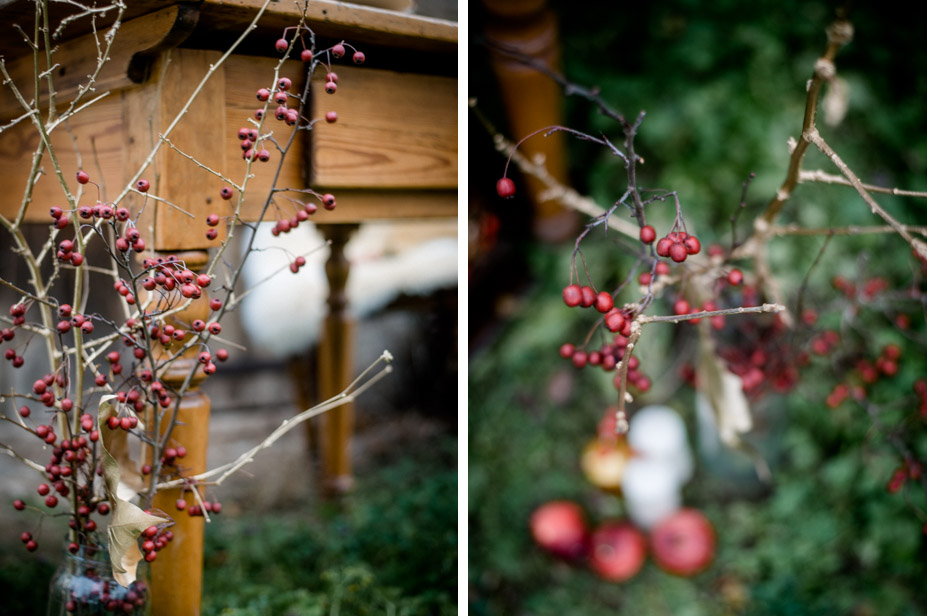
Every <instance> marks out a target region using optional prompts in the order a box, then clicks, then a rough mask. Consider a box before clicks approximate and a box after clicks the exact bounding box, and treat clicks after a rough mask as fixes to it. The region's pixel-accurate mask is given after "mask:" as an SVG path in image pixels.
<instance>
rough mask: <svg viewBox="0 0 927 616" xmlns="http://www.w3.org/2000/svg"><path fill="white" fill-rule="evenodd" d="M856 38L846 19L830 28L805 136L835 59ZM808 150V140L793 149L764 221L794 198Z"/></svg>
mask: <svg viewBox="0 0 927 616" xmlns="http://www.w3.org/2000/svg"><path fill="white" fill-rule="evenodd" d="M852 39H853V25H852V24H851V23H850V22H849V21H846V20H843V19H838V20H837V21H835V22H834V23H833V24H831V25H830V27H829V28H827V48H826V49H825V50H824V55H823V56H821V57H820V58H818V60H817V62H815V63H814V75H813V76H812V77H811V81H810V82H809V83H808V95H807V97H806V99H805V118H804V121H803V122H802V129H801V132H802V134H803V135H804V134H805V133H807V132H808V131H811V130H813V129H814V120H815V117H816V116H817V109H818V99H819V98H820V94H821V86H822V85H823V83H824V82H825V81H827V80H829V79H833V77H834V75H835V72H836V69H835V68H834V58H835V57H836V55H837V51H838V50H839V49H840V48H841V47H843V46H844V45H846V44H847V43H849V42H850V41H851V40H852ZM807 149H808V142H807V141H806V140H804V139H803V140H801V141H799V142H798V143H797V144H796V145H795V148H794V149H793V150H792V156H791V158H789V170H788V173H787V174H786V176H785V181H784V182H783V183H782V186H780V187H779V190H778V191H776V195H775V197H773V199H772V201H770V202H769V205H767V206H766V211H765V212H764V213H763V219H764V220H765V221H766V222H768V223H771V222H772V221H773V220H775V218H776V216H777V215H778V214H779V211H780V210H781V209H782V206H783V205H785V202H786V201H788V199H789V197H790V196H791V195H792V190H794V189H795V185H796V184H797V183H798V178H799V172H800V170H801V161H802V158H803V157H804V155H805V151H806V150H807Z"/></svg>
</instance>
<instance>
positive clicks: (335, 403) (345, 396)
mask: <svg viewBox="0 0 927 616" xmlns="http://www.w3.org/2000/svg"><path fill="white" fill-rule="evenodd" d="M390 361H392V355H390V353H389V351H384V352H383V354H382V355H380V357H379V358H378V359H377V360H376V361H375V362H374V363H373V364H371V365H370V366H369V367H368V368H367V369H366V370H364V371H363V372H362V373H361V374H360V375H359V376H358V377H357V378H356V379H355V380H354V381H353V382H352V383H351V384H350V385H348V386H347V387H346V388H345V389H344V391H342V392H341V393H340V394H338V395H336V396H334V397H333V398H330V399H329V400H326V401H325V402H323V403H321V404H318V405H316V406H314V407H312V408H310V409H307V410H305V411H303V412H302V413H299V414H298V415H295V416H294V417H290V418H289V419H287V420H285V421H284V422H283V423H281V424H280V425H279V426H277V428H276V429H275V430H274V431H273V432H271V433H270V434H269V435H268V436H267V437H266V438H265V439H264V440H263V441H261V442H260V443H258V444H257V445H255V446H254V447H252V448H251V449H249V450H248V451H246V452H245V453H243V454H241V455H240V456H239V457H238V458H237V459H236V460H234V461H232V462H229V463H228V464H224V465H222V466H219V467H217V468H214V469H212V470H210V471H206V472H205V473H201V474H199V475H195V476H193V477H187V478H184V479H174V480H172V481H167V482H164V483H159V484H158V485H157V489H158V490H163V489H165V488H173V487H177V486H180V485H183V484H185V483H189V482H191V481H194V482H197V483H202V482H203V481H205V480H207V479H210V478H211V477H215V476H216V475H218V476H219V477H218V479H215V480H214V481H211V482H210V483H211V484H212V485H221V484H222V482H223V481H225V480H226V479H227V478H228V477H230V476H231V475H232V474H234V473H235V472H237V471H238V470H239V469H241V468H242V467H243V466H245V465H246V464H248V463H250V462H252V461H254V456H255V455H257V454H258V453H260V452H261V451H263V450H264V449H267V448H268V447H270V446H271V445H273V444H274V443H275V442H277V440H279V439H280V438H281V437H282V436H283V435H285V434H286V433H287V432H289V431H290V430H292V429H293V428H295V427H296V426H298V425H300V424H301V423H303V422H305V421H307V420H309V419H312V418H313V417H316V416H318V415H321V414H322V413H326V412H328V411H330V410H332V409H335V408H338V407H339V406H343V405H345V404H348V403H349V402H353V401H354V400H355V399H356V398H357V397H358V396H360V395H361V394H362V393H364V392H365V391H366V390H367V389H368V388H370V387H371V386H372V385H373V384H374V383H376V382H377V381H379V380H380V379H382V378H383V377H385V376H386V375H387V374H389V373H390V372H392V370H393V367H392V366H390V365H387V366H385V367H383V368H382V369H380V371H379V372H377V373H376V374H374V375H373V376H372V377H370V378H369V379H367V380H366V381H364V382H363V383H361V381H362V380H363V379H364V378H365V377H366V376H367V375H368V374H369V373H370V372H371V371H372V370H373V369H374V368H375V367H376V366H377V365H379V364H380V362H387V363H388V362H390Z"/></svg>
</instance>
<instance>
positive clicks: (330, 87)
mask: <svg viewBox="0 0 927 616" xmlns="http://www.w3.org/2000/svg"><path fill="white" fill-rule="evenodd" d="M337 90H338V84H336V83H335V82H334V81H326V82H325V91H326V92H328V93H329V94H334V93H335V92H336V91H337Z"/></svg>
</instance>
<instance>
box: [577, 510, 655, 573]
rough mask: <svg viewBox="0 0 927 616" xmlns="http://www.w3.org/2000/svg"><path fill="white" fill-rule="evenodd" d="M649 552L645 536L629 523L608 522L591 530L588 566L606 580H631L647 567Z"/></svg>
mask: <svg viewBox="0 0 927 616" xmlns="http://www.w3.org/2000/svg"><path fill="white" fill-rule="evenodd" d="M646 555H647V541H646V540H645V539H644V535H643V534H642V533H641V531H639V530H638V529H637V527H635V526H632V525H631V524H630V523H628V522H606V523H604V524H602V525H601V526H599V527H598V528H597V529H595V532H593V533H592V550H591V554H590V556H589V566H590V567H591V568H592V570H593V571H595V572H596V573H597V574H598V575H599V577H602V578H605V579H606V580H609V581H612V582H624V581H625V580H630V579H631V578H632V577H634V576H635V575H637V572H638V571H640V570H641V567H643V566H644V558H645V557H646Z"/></svg>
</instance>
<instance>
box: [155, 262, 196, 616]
mask: <svg viewBox="0 0 927 616" xmlns="http://www.w3.org/2000/svg"><path fill="white" fill-rule="evenodd" d="M176 254H177V256H178V257H179V258H180V259H183V260H184V261H185V262H186V264H187V267H188V268H190V269H192V270H193V271H198V270H199V269H201V268H202V267H203V266H204V265H205V264H206V259H207V253H206V252H205V251H191V252H184V253H176ZM179 297H180V296H179V295H178V298H179ZM208 318H209V298H208V296H207V294H206V293H203V296H202V297H201V298H200V299H198V300H196V301H194V302H193V303H192V304H191V305H190V306H189V308H187V309H186V310H184V311H182V312H179V313H177V314H176V315H174V316H173V317H172V321H168V322H169V323H172V324H174V325H175V327H183V328H186V327H187V325H185V324H187V323H190V322H192V321H194V320H195V319H203V320H207V319H208ZM199 351H200V349H199V348H197V347H193V348H192V349H190V350H189V351H187V353H185V355H184V357H183V358H182V359H180V360H178V361H176V362H174V364H172V366H171V368H170V369H169V370H168V371H167V372H166V373H165V374H164V375H163V376H162V377H161V380H162V382H164V384H165V385H169V386H171V387H180V386H181V384H182V383H183V382H184V380H185V379H186V377H187V375H188V374H190V370H192V369H193V366H194V365H196V364H198V362H197V359H196V356H197V354H198V353H199ZM202 380H203V372H202V371H201V370H200V371H198V372H197V374H196V377H195V378H194V380H193V383H192V386H191V387H190V389H189V390H188V391H187V394H186V395H185V396H184V397H183V400H181V402H180V408H179V409H178V417H177V424H176V426H175V428H174V431H173V433H172V440H171V445H172V446H174V447H176V446H178V445H183V446H184V447H185V448H186V449H187V455H186V456H185V457H184V458H183V460H182V464H183V468H184V470H185V474H186V475H196V474H198V473H202V472H204V471H205V470H206V447H207V445H208V442H209V411H210V403H209V397H208V396H207V395H206V394H205V393H203V392H202V391H201V390H200V389H199V383H200V382H201V381H202ZM168 411H169V412H168V413H165V416H164V417H163V418H162V420H161V428H162V432H163V430H164V429H166V428H167V426H168V425H169V423H170V421H171V414H172V411H173V407H171V408H170V409H168ZM182 496H183V498H185V499H186V500H187V502H189V503H191V504H196V500H195V498H194V497H193V495H192V494H190V493H186V494H184V493H183V491H182V489H181V488H174V489H170V490H160V491H159V492H158V493H157V494H156V495H155V498H154V502H153V504H152V506H153V508H154V509H160V510H162V511H164V512H165V513H167V514H168V515H170V516H171V517H173V518H174V522H175V524H174V526H172V527H171V531H173V533H174V539H173V540H172V541H171V542H170V543H168V544H167V546H166V547H165V548H164V549H163V550H161V551H160V552H158V558H157V560H155V561H154V562H153V563H151V588H152V592H151V616H177V615H179V614H184V615H185V616H199V614H200V603H201V602H202V595H203V535H204V531H205V527H204V524H205V520H204V518H203V517H193V516H190V515H187V513H186V512H181V511H177V508H176V507H175V503H176V502H177V499H178V498H181V497H182Z"/></svg>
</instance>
